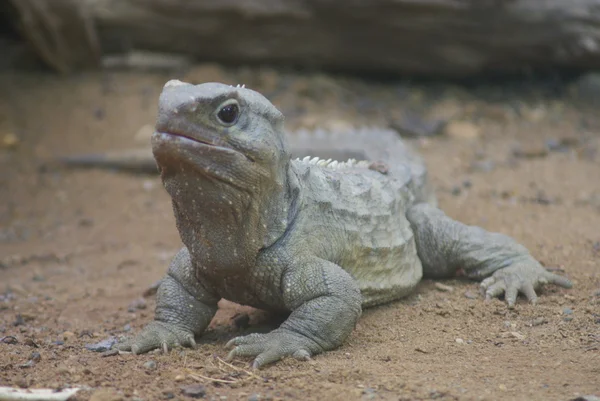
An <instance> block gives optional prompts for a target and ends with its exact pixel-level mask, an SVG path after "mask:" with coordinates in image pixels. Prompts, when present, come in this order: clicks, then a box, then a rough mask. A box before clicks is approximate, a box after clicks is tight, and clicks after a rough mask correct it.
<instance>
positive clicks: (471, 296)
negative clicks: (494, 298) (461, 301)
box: [465, 291, 478, 299]
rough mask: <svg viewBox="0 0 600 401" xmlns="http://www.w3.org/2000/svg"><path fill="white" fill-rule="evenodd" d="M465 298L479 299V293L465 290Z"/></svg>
mask: <svg viewBox="0 0 600 401" xmlns="http://www.w3.org/2000/svg"><path fill="white" fill-rule="evenodd" d="M465 298H469V299H477V298H478V295H477V294H475V293H473V292H471V291H465Z"/></svg>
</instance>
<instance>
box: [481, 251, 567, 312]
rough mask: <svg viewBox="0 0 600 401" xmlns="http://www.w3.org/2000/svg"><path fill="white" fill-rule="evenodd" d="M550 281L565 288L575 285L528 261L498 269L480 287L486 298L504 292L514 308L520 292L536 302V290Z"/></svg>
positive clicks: (488, 298) (509, 305)
mask: <svg viewBox="0 0 600 401" xmlns="http://www.w3.org/2000/svg"><path fill="white" fill-rule="evenodd" d="M549 283H550V284H556V285H559V286H561V287H564V288H571V287H572V286H573V284H572V283H571V281H569V280H568V279H567V278H565V277H562V276H559V275H557V274H554V273H550V272H549V271H547V270H546V269H544V268H543V267H542V266H541V265H540V264H539V263H538V262H537V261H526V262H521V263H516V264H514V265H511V266H508V267H505V268H503V269H500V270H497V271H496V272H494V274H493V275H492V276H490V277H488V278H486V279H485V280H483V281H482V282H481V286H480V288H481V292H482V293H483V294H484V295H485V298H486V300H490V299H491V298H492V297H498V296H500V295H502V294H504V298H505V300H506V303H507V304H508V307H509V308H514V306H515V302H516V300H517V294H518V293H519V292H520V293H522V294H524V295H525V296H526V297H527V299H528V300H529V302H531V303H532V304H535V303H536V301H537V294H536V293H535V290H536V289H538V288H540V287H542V286H543V285H545V284H549Z"/></svg>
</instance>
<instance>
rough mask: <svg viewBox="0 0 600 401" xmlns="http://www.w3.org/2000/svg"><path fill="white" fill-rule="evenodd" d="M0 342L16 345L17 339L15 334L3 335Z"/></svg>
mask: <svg viewBox="0 0 600 401" xmlns="http://www.w3.org/2000/svg"><path fill="white" fill-rule="evenodd" d="M0 343H3V344H10V345H16V344H18V343H19V340H17V337H15V336H5V337H2V338H0Z"/></svg>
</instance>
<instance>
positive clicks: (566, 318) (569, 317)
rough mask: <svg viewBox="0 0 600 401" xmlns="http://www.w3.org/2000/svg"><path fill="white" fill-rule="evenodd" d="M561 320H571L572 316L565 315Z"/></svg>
mask: <svg viewBox="0 0 600 401" xmlns="http://www.w3.org/2000/svg"><path fill="white" fill-rule="evenodd" d="M563 320H564V321H565V322H570V321H571V320H573V316H565V317H563Z"/></svg>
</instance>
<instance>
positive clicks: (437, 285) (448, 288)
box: [434, 283, 454, 292]
mask: <svg viewBox="0 0 600 401" xmlns="http://www.w3.org/2000/svg"><path fill="white" fill-rule="evenodd" d="M434 285H435V288H436V289H437V290H438V291H442V292H452V291H454V287H452V286H449V285H446V284H442V283H435V284H434Z"/></svg>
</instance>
